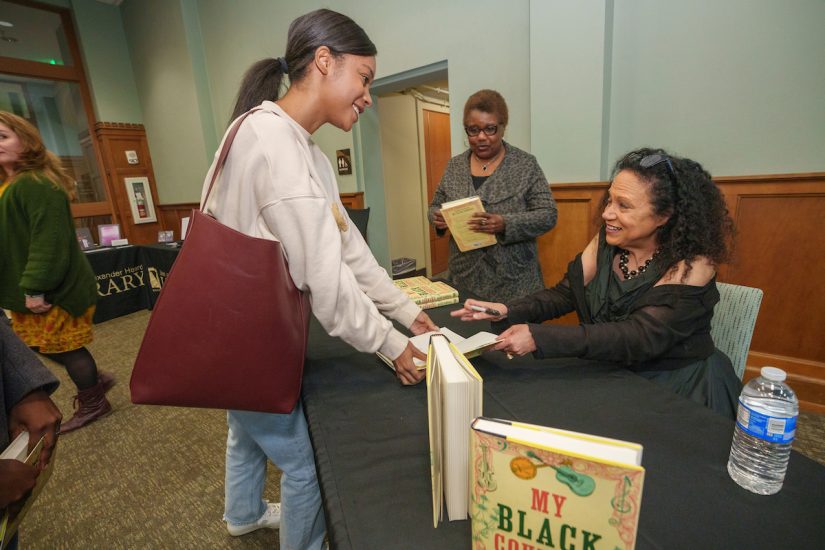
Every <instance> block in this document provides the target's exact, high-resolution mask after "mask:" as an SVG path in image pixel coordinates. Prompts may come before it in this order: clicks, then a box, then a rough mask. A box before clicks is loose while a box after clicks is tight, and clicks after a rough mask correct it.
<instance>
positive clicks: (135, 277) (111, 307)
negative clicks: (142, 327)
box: [86, 245, 179, 323]
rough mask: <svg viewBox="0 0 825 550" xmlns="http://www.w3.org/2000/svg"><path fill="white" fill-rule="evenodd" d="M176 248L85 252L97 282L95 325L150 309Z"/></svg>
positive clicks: (138, 248) (176, 251)
mask: <svg viewBox="0 0 825 550" xmlns="http://www.w3.org/2000/svg"><path fill="white" fill-rule="evenodd" d="M178 251H179V248H172V247H169V246H166V245H149V246H133V245H129V246H120V247H115V248H101V249H97V250H92V251H87V252H86V257H87V258H88V259H89V263H90V264H91V266H92V270H93V271H94V273H95V278H96V279H97V307H96V309H95V316H94V322H95V323H102V322H103V321H108V320H109V319H114V318H115V317H120V316H121V315H127V314H129V313H134V312H135V311H140V310H142V309H147V308H148V309H152V307H153V306H154V305H155V301H156V300H157V297H158V294H159V293H160V289H161V287H162V286H163V281H164V280H165V279H166V276H167V275H168V273H169V270H170V269H171V268H172V264H173V263H174V262H175V258H177V255H178Z"/></svg>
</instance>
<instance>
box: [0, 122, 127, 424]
mask: <svg viewBox="0 0 825 550" xmlns="http://www.w3.org/2000/svg"><path fill="white" fill-rule="evenodd" d="M0 178H2V183H0V306H2V307H3V308H5V309H7V310H10V311H11V316H12V328H14V331H15V332H16V333H17V334H18V335H19V336H20V338H21V339H22V340H23V341H24V342H25V343H26V345H28V346H29V347H30V348H32V349H34V350H35V351H38V352H40V353H41V354H43V355H45V356H46V357H48V358H50V359H52V360H54V361H56V362H58V363H60V364H61V365H63V366H64V367H66V370H67V372H68V373H69V376H70V377H71V379H72V382H74V383H75V385H76V386H77V396H76V401H75V403H77V405H78V409H77V411H76V412H75V414H74V416H73V417H72V418H71V419H70V420H69V421H68V422H65V423H63V425H62V427H61V433H65V432H68V431H71V430H74V429H77V428H80V427H82V426H84V425H86V424H88V423H89V422H92V421H94V420H97V419H98V418H100V417H101V416H104V415H106V414H108V413H109V412H111V410H112V407H111V405H110V404H109V402H108V401H107V399H106V396H105V393H106V391H107V390H108V389H109V388H110V387H111V386H112V384H113V383H114V380H113V379H112V378H111V377H110V376H106V375H103V376H98V372H97V365H96V364H95V360H94V358H93V357H92V355H91V354H90V353H89V350H87V349H86V348H85V345H86V344H88V343H89V342H91V341H92V316H93V315H94V310H95V301H96V300H97V287H96V284H95V276H94V273H93V272H92V268H91V266H90V265H89V262H88V260H87V259H86V257H85V256H84V254H83V252H82V251H81V250H80V246H79V245H78V243H77V238H76V237H75V230H74V221H73V219H72V212H71V208H70V206H69V200H70V193H72V192H73V189H74V182H73V181H72V179H71V178H70V177H69V176H68V174H66V172H65V171H64V170H63V168H62V167H61V165H60V161H59V160H58V159H57V157H56V156H55V155H54V154H52V153H50V152H49V151H47V150H46V147H45V146H44V144H43V140H42V139H41V137H40V134H39V132H38V131H37V129H36V128H35V127H34V126H32V125H31V124H30V123H29V122H28V121H26V120H25V119H23V118H21V117H18V116H16V115H13V114H11V113H8V112H5V111H0Z"/></svg>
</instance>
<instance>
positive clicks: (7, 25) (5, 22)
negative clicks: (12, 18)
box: [0, 21, 14, 27]
mask: <svg viewBox="0 0 825 550" xmlns="http://www.w3.org/2000/svg"><path fill="white" fill-rule="evenodd" d="M13 26H14V23H9V22H8V21H0V27H13Z"/></svg>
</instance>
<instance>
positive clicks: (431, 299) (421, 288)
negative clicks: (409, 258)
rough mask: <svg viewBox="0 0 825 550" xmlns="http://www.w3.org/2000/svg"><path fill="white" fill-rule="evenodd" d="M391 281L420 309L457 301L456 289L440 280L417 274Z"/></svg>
mask: <svg viewBox="0 0 825 550" xmlns="http://www.w3.org/2000/svg"><path fill="white" fill-rule="evenodd" d="M393 283H394V284H395V286H397V287H398V288H400V289H401V290H403V291H404V293H405V294H406V295H407V296H409V297H410V299H411V300H412V301H413V302H415V304H416V305H418V306H420V307H421V308H422V309H427V308H431V307H438V306H443V305H450V304H455V303H458V291H457V290H456V289H454V288H453V287H451V286H450V285H448V284H447V283H444V282H441V281H431V280H429V279H428V278H426V277H422V276H419V277H408V278H406V279H398V280H395V281H393Z"/></svg>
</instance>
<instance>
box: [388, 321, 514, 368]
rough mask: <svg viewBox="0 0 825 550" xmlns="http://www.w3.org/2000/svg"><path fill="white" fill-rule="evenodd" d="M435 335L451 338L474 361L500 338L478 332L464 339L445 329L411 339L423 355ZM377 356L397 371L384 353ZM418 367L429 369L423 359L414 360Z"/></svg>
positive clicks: (460, 350)
mask: <svg viewBox="0 0 825 550" xmlns="http://www.w3.org/2000/svg"><path fill="white" fill-rule="evenodd" d="M433 334H443V335H445V336H446V337H447V338H449V340H450V342H452V343H453V345H455V347H456V348H457V349H458V351H459V352H461V353H463V354H464V356H465V357H467V358H468V359H472V358H473V357H476V356H478V355H481V354H482V353H483V352H485V351H487V350H488V349H490V348H491V347H493V346H494V345H495V343H496V342H497V341H498V336H496V335H495V334H493V333H492V332H484V331H481V332H477V333H476V334H474V335H472V336H470V337H469V338H464V337H463V336H461V335H459V334H456V333H455V332H453V331H452V330H450V329H448V328H446V327H444V328H441V329H439V330H437V331H432V332H425V333H424V334H419V335H418V336H413V337H412V338H410V342H412V344H413V345H414V346H415V347H416V348H418V350H419V351H421V353H427V352H428V350H429V347H430V336H432V335H433ZM376 355H377V356H378V357H379V358H380V359H381V360H382V361H383V362H384V363H386V364H387V366H389V367H390V368H391V369H392V370H395V365H393V364H392V359H390V358H389V357H387V356H386V355H384V354H383V353H381V352H380V351H379V352H376ZM413 361H414V362H415V364H416V366H417V367H418V370H424V369H426V368H427V364H426V363H424V361H422V360H421V359H414V360H413Z"/></svg>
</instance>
